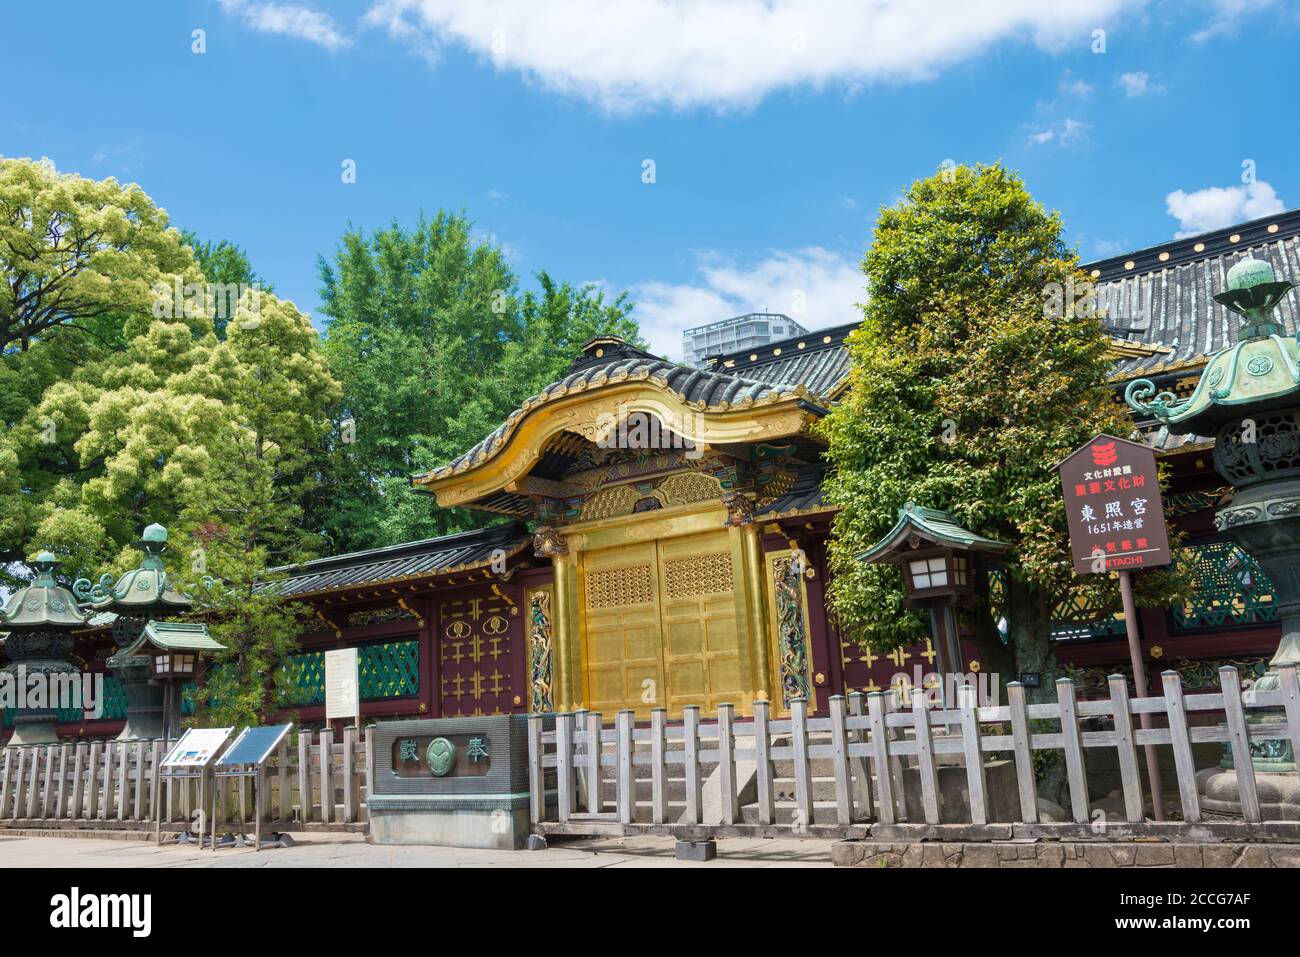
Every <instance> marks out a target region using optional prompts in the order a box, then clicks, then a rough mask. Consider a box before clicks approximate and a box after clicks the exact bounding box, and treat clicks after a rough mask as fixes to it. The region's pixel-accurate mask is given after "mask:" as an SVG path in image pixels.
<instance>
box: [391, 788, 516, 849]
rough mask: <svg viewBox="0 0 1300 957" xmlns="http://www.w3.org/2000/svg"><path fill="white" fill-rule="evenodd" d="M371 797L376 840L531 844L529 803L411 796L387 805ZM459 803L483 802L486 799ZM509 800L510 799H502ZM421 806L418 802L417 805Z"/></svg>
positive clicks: (503, 846)
mask: <svg viewBox="0 0 1300 957" xmlns="http://www.w3.org/2000/svg"><path fill="white" fill-rule="evenodd" d="M386 803H388V802H383V803H380V802H378V801H376V800H375V799H371V801H370V802H369V805H368V808H367V809H368V811H369V813H370V841H371V843H372V844H436V845H440V846H442V847H480V848H492V849H495V850H505V851H509V850H520V849H521V848H523V847H524V846H526V845H527V844H528V838H529V834H530V832H531V830H532V826H531V824H530V822H529V820H528V807H527V805H523V806H521V807H517V808H514V809H513V810H510V809H508V808H506V807H482V806H479V807H464V806H461V807H457V806H456V804H457V803H458V802H456V801H454V800H447V799H443V800H421V798H417V797H408V798H405V799H403V800H402V801H400V802H393V804H394V805H395V806H389V807H385V806H384V805H385V804H386ZM459 803H472V804H479V805H481V804H483V803H484V799H478V800H468V801H464V802H459ZM502 803H506V802H502ZM417 804H418V805H420V806H418V807H417V806H416V805H417Z"/></svg>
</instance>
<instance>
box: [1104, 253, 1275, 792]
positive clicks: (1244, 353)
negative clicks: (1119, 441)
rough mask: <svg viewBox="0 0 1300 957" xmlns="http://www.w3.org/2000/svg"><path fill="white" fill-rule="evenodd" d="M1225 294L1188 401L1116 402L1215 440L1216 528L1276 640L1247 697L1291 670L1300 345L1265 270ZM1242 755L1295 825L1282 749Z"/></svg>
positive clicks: (1139, 393) (1210, 786)
mask: <svg viewBox="0 0 1300 957" xmlns="http://www.w3.org/2000/svg"><path fill="white" fill-rule="evenodd" d="M1227 285H1228V288H1227V291H1225V292H1221V293H1219V294H1218V295H1216V296H1215V297H1214V299H1215V301H1216V302H1218V303H1220V304H1222V305H1223V306H1224V307H1225V308H1227V309H1229V310H1231V311H1232V312H1235V313H1237V314H1238V315H1239V316H1241V317H1242V320H1243V324H1242V326H1241V329H1240V331H1239V332H1238V341H1237V343H1236V345H1234V346H1232V347H1231V348H1228V349H1224V350H1222V351H1221V352H1217V353H1215V354H1214V355H1213V356H1211V357H1210V359H1209V361H1208V362H1207V363H1206V366H1205V371H1204V372H1203V373H1202V374H1201V378H1200V381H1199V382H1198V383H1197V386H1196V391H1195V392H1193V393H1192V395H1191V397H1190V398H1188V399H1185V400H1182V401H1179V400H1178V399H1177V397H1176V396H1174V395H1173V394H1172V393H1169V392H1157V390H1156V388H1155V386H1154V385H1153V384H1152V383H1151V381H1150V380H1147V379H1138V380H1136V381H1134V382H1131V383H1129V386H1128V388H1127V390H1126V391H1125V396H1124V397H1125V399H1126V400H1127V401H1128V403H1129V405H1130V406H1132V407H1133V408H1134V409H1136V410H1137V411H1138V412H1141V413H1145V414H1147V415H1151V416H1154V417H1155V418H1156V419H1157V420H1158V421H1159V422H1160V423H1161V424H1163V425H1164V426H1166V427H1167V428H1168V429H1169V431H1170V432H1171V433H1173V434H1175V435H1184V434H1193V435H1213V436H1214V467H1215V469H1216V470H1217V471H1218V473H1219V474H1220V475H1222V476H1223V478H1224V479H1226V480H1227V481H1228V483H1229V484H1231V485H1232V488H1233V496H1232V501H1231V504H1229V505H1226V506H1225V507H1223V508H1221V509H1219V511H1218V513H1217V514H1216V515H1215V519H1214V525H1215V528H1217V529H1218V530H1219V531H1221V532H1224V533H1226V534H1227V535H1228V536H1229V537H1230V538H1231V539H1232V540H1233V541H1234V542H1235V543H1236V544H1237V545H1238V546H1239V547H1240V548H1241V549H1242V550H1243V551H1245V552H1247V553H1248V554H1250V555H1251V556H1252V557H1253V558H1254V559H1255V560H1256V561H1258V562H1259V564H1260V565H1261V567H1263V569H1264V570H1265V571H1266V572H1267V573H1268V574H1269V576H1270V577H1271V578H1272V580H1273V587H1274V590H1275V594H1276V599H1277V605H1276V607H1277V615H1278V619H1279V620H1280V622H1281V625H1282V640H1281V643H1280V644H1279V645H1278V649H1277V653H1276V654H1274V655H1273V658H1272V660H1271V661H1270V662H1269V665H1270V670H1269V671H1268V673H1267V674H1265V675H1264V676H1263V677H1262V678H1261V679H1260V680H1259V681H1258V682H1257V683H1256V685H1255V687H1256V689H1258V690H1261V691H1263V690H1276V689H1278V688H1279V680H1278V674H1277V670H1276V669H1277V668H1278V667H1279V666H1280V665H1284V664H1292V665H1300V344H1298V343H1297V341H1296V338H1295V337H1294V336H1289V335H1286V334H1285V331H1284V330H1283V328H1282V325H1281V323H1280V322H1279V321H1278V320H1277V318H1276V317H1275V316H1274V310H1275V309H1276V307H1277V305H1278V303H1280V302H1281V301H1282V300H1283V299H1284V298H1285V297H1286V295H1287V293H1288V292H1290V290H1291V289H1292V287H1293V286H1294V284H1293V283H1291V282H1287V281H1279V280H1277V278H1276V277H1275V275H1274V273H1273V267H1272V266H1270V265H1269V264H1268V263H1266V262H1260V261H1259V260H1256V259H1249V258H1247V259H1242V260H1240V261H1239V262H1238V263H1236V265H1234V266H1233V267H1232V268H1231V269H1230V270H1229V271H1228V277H1227ZM1283 720H1284V719H1283ZM1251 754H1252V763H1253V764H1254V766H1255V769H1256V770H1257V771H1262V772H1281V773H1279V774H1268V773H1265V774H1263V775H1260V776H1259V796H1260V800H1261V802H1262V803H1263V804H1264V807H1265V810H1266V812H1269V813H1274V814H1277V815H1279V816H1281V817H1285V818H1290V817H1300V813H1297V812H1300V785H1298V784H1297V783H1296V781H1295V768H1296V764H1295V754H1294V753H1293V752H1292V748H1291V743H1290V742H1289V741H1262V742H1258V743H1255V744H1252V745H1251ZM1225 760H1228V761H1230V758H1229V759H1225ZM1284 775H1285V776H1284ZM1201 777H1202V781H1201V786H1202V789H1203V791H1204V793H1205V796H1206V799H1207V800H1206V802H1205V806H1206V808H1207V810H1211V811H1214V810H1219V811H1221V812H1223V813H1231V812H1232V811H1233V809H1234V805H1236V806H1237V807H1239V804H1238V802H1237V798H1236V776H1235V774H1233V773H1231V772H1228V773H1221V774H1217V775H1215V774H1214V773H1213V772H1212V771H1211V772H1202V774H1201ZM1267 816H1268V813H1266V817H1267Z"/></svg>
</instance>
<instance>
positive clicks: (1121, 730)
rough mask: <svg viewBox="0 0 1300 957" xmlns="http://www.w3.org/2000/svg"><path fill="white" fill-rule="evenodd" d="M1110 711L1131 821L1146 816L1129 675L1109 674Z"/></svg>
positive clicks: (1133, 821)
mask: <svg viewBox="0 0 1300 957" xmlns="http://www.w3.org/2000/svg"><path fill="white" fill-rule="evenodd" d="M1106 683H1107V685H1108V686H1109V687H1110V706H1111V715H1112V717H1113V720H1114V723H1115V752H1116V754H1117V756H1118V758H1119V780H1120V786H1121V787H1122V788H1123V790H1124V813H1125V815H1126V816H1127V818H1128V822H1129V823H1130V824H1141V823H1142V821H1143V820H1145V815H1144V813H1143V810H1142V781H1141V779H1140V778H1139V777H1138V766H1137V742H1136V740H1135V739H1134V737H1133V712H1132V710H1131V709H1132V706H1131V704H1130V703H1129V694H1128V679H1127V678H1125V677H1124V676H1123V675H1119V674H1116V675H1110V676H1109V677H1108V678H1107V679H1106Z"/></svg>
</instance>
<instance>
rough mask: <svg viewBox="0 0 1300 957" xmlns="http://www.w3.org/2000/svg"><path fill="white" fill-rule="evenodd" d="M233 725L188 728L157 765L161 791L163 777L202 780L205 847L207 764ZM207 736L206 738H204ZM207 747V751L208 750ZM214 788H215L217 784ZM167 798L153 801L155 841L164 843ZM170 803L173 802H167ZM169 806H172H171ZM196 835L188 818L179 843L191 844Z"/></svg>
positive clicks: (201, 820)
mask: <svg viewBox="0 0 1300 957" xmlns="http://www.w3.org/2000/svg"><path fill="white" fill-rule="evenodd" d="M234 730H235V729H234V728H189V729H188V730H186V732H185V733H184V734H182V735H181V736H180V738H179V739H178V740H177V741H176V743H175V744H174V745H172V747H171V750H170V751H168V752H167V755H166V757H164V758H163V760H162V765H161V767H159V768H157V769H155V771H154V777H155V783H154V793H155V794H160V791H159V786H160V785H161V783H162V779H163V778H166V779H167V780H168V781H183V780H194V779H195V778H197V779H198V782H199V806H198V812H199V837H198V843H199V848H200V849H202V848H203V838H204V834H205V831H206V828H207V819H206V816H205V815H204V813H203V808H204V791H205V786H206V784H207V780H208V768H209V766H210V765H211V764H212V762H213V761H214V760H215V759H216V758H217V756H218V755H219V754H220V753H221V748H222V745H224V744H225V742H226V739H227V738H229V737H230V732H231V731H234ZM202 739H206V740H202ZM205 749H206V751H205ZM214 790H215V788H214ZM164 803H165V802H164V801H163V800H162V798H161V797H160V798H159V799H158V800H156V801H154V805H155V807H156V808H157V813H156V816H155V818H154V832H153V836H154V841H155V843H156V844H158V845H160V846H161V844H162V819H163V813H164V812H163V806H164ZM166 803H170V802H166ZM169 810H170V808H169ZM193 839H194V838H193V835H192V834H191V833H190V830H189V822H186V828H185V830H183V831H182V832H181V833H180V834H179V835H177V838H176V843H177V844H188V843H190V842H191V841H192V840H193Z"/></svg>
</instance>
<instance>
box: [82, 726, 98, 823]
mask: <svg viewBox="0 0 1300 957" xmlns="http://www.w3.org/2000/svg"><path fill="white" fill-rule="evenodd" d="M99 747H100V743H99V742H98V741H92V742H90V761H89V763H88V764H87V766H86V813H85V814H84V815H83V816H84V817H85V818H86V820H91V821H93V820H94V819H95V818H97V817H99V805H100V798H99V792H100V785H99Z"/></svg>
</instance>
